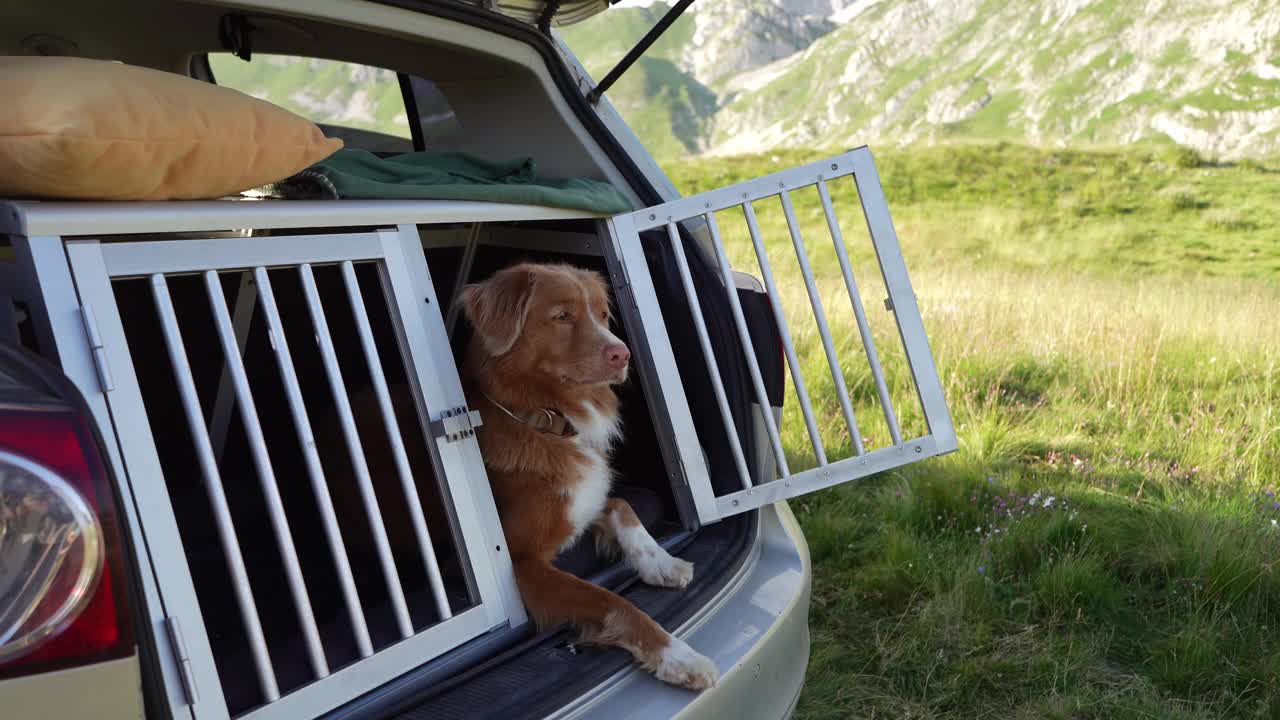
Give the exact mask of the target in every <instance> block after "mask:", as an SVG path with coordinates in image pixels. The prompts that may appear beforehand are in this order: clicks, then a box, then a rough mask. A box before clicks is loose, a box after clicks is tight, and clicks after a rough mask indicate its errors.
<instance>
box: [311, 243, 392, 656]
mask: <svg viewBox="0 0 1280 720" xmlns="http://www.w3.org/2000/svg"><path fill="white" fill-rule="evenodd" d="M298 274H299V276H300V277H301V278H302V292H303V295H304V296H305V297H306V301H307V313H308V314H309V315H310V316H311V326H312V328H313V329H314V330H315V331H316V342H317V344H318V345H319V347H320V359H321V362H322V363H323V365H324V372H325V377H326V378H327V379H328V381H329V390H330V391H331V392H332V393H333V406H334V409H335V410H336V412H337V414H338V424H339V426H341V428H342V435H343V437H344V438H345V439H346V442H347V453H348V456H349V457H350V458H351V468H352V470H353V472H354V473H355V479H356V487H357V488H358V489H359V491H360V499H361V501H362V504H363V505H364V512H365V519H367V520H368V521H369V531H370V533H371V534H372V535H373V544H374V549H375V551H376V552H377V555H378V564H379V565H380V566H381V568H382V577H383V578H384V580H385V581H386V583H387V596H388V597H390V598H391V609H392V612H393V614H394V615H395V618H396V628H397V629H398V630H399V631H400V637H401V638H402V639H403V638H407V637H410V636H412V635H413V622H412V621H411V620H410V617H409V606H408V603H406V601H405V597H404V588H403V587H402V586H401V584H400V573H399V572H397V571H396V563H395V558H394V557H393V556H392V554H391V543H390V541H388V540H387V528H386V524H385V523H384V522H383V520H382V510H381V509H380V508H379V507H378V496H377V493H375V492H374V489H373V481H372V479H371V478H370V476H369V464H368V462H367V461H366V460H365V457H364V446H363V445H362V443H361V442H360V433H359V431H358V430H357V429H356V419H355V413H353V412H352V411H351V399H350V398H349V397H347V385H346V382H345V381H344V380H343V379H342V368H341V366H340V365H339V364H338V354H337V351H336V349H335V348H334V345H333V336H332V335H331V334H330V333H329V320H328V318H326V317H325V314H324V306H323V305H321V304H320V291H319V290H318V289H317V288H316V276H315V273H313V272H312V271H311V265H310V264H308V263H303V264H302V265H300V266H299V267H298Z"/></svg>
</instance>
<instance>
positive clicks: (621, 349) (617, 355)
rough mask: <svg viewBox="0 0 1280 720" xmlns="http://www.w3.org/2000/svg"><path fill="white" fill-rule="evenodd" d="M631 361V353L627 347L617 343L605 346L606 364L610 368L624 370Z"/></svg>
mask: <svg viewBox="0 0 1280 720" xmlns="http://www.w3.org/2000/svg"><path fill="white" fill-rule="evenodd" d="M629 360H631V351H630V350H628V349H627V346H626V345H623V344H622V343H617V344H615V345H606V346H605V348H604V362H605V364H606V365H608V366H609V367H615V368H624V367H626V366H627V362H628V361H629Z"/></svg>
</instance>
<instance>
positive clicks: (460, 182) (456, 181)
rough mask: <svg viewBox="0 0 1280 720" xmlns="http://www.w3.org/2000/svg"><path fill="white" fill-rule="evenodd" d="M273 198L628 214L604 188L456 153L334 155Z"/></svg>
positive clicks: (281, 186) (280, 187)
mask: <svg viewBox="0 0 1280 720" xmlns="http://www.w3.org/2000/svg"><path fill="white" fill-rule="evenodd" d="M268 194H274V195H276V196H277V197H295V198H297V197H304V196H309V197H316V196H326V195H327V196H329V197H334V196H336V197H338V198H344V199H345V198H350V199H356V198H361V199H373V198H376V199H381V200H388V199H392V200H483V201H489V202H501V203H517V204H524V205H546V206H549V207H558V208H569V209H573V210H587V211H590V212H596V213H601V214H615V213H623V212H627V211H629V210H631V209H632V207H631V203H630V201H628V200H627V197H626V196H625V195H623V194H622V193H621V192H619V191H618V190H617V188H615V187H613V186H612V185H610V184H609V183H605V182H600V181H599V180H589V179H587V178H549V177H542V176H539V175H538V173H537V171H536V169H535V168H534V163H533V160H532V159H529V158H520V159H517V160H511V161H508V162H490V161H487V160H482V159H480V158H478V157H476V156H474V155H469V154H467V153H460V152H412V153H404V154H401V155H395V156H392V157H388V158H380V157H378V156H376V155H374V154H372V153H369V152H365V151H364V150H339V151H338V152H336V153H334V154H333V155H330V156H329V157H328V158H325V159H324V160H322V161H320V162H318V163H316V164H315V165H312V166H311V167H309V168H307V169H306V170H303V171H302V172H301V173H298V174H297V175H295V176H294V177H292V178H289V179H288V180H284V181H282V182H280V183H277V184H276V185H275V186H273V188H272V192H270V193H268Z"/></svg>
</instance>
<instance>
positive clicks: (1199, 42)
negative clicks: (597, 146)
mask: <svg viewBox="0 0 1280 720" xmlns="http://www.w3.org/2000/svg"><path fill="white" fill-rule="evenodd" d="M665 11H666V6H664V5H661V4H655V5H652V6H649V7H632V8H614V9H612V10H610V11H608V12H605V13H602V14H601V15H599V16H597V17H595V18H592V19H591V20H588V21H586V22H584V23H581V24H578V25H574V26H570V27H568V28H565V29H564V30H563V31H561V34H562V36H563V37H564V38H565V40H566V42H567V43H568V44H569V46H570V47H571V48H573V49H574V52H575V53H576V54H578V55H579V57H580V58H581V59H582V60H583V62H584V64H585V65H586V66H587V68H588V70H589V71H590V72H591V73H592V74H593V75H594V76H596V77H601V76H603V74H604V73H605V72H606V71H607V70H608V69H609V68H610V67H611V66H612V65H613V63H614V62H616V61H617V59H619V58H620V57H621V56H622V54H623V53H624V52H625V51H626V49H627V48H628V47H630V45H631V44H632V43H634V42H635V41H636V40H637V39H638V38H639V37H640V36H641V35H642V34H643V33H644V31H645V30H646V29H647V28H648V27H649V26H651V25H652V24H653V23H654V22H656V21H657V18H659V17H660V16H661V15H662V13H664V12H665ZM609 98H610V100H611V101H612V102H613V103H614V104H615V106H617V107H618V109H619V111H620V112H622V114H623V115H624V116H625V117H627V118H628V121H629V122H631V123H632V124H633V125H634V126H635V127H636V129H637V131H638V132H639V133H640V134H641V136H642V137H644V138H645V139H646V140H647V141H648V142H649V143H650V145H651V146H653V148H654V149H655V151H656V152H657V154H659V155H670V154H672V153H685V154H688V153H712V154H729V153H738V152H750V151H759V150H761V149H766V148H773V147H785V146H812V145H817V146H850V145H855V144H861V143H866V142H920V141H924V142H941V141H949V140H963V139H1001V140H1012V141H1019V142H1028V143H1034V144H1064V143H1073V144H1095V145H1120V144H1131V143H1148V142H1156V143H1178V144H1181V145H1186V146H1190V147H1194V148H1196V149H1198V150H1200V151H1201V152H1202V153H1204V154H1206V155H1210V156H1215V157H1220V158H1223V159H1233V158H1240V157H1251V156H1262V155H1271V154H1275V153H1278V152H1280V3H1277V2H1275V1H1274V0H702V3H701V5H700V4H699V3H695V4H694V6H693V7H692V8H691V9H690V11H689V12H687V13H686V14H685V16H684V17H682V18H681V19H680V20H679V21H678V22H677V23H676V24H675V25H674V26H673V27H672V28H671V29H670V30H669V31H668V33H667V36H666V37H665V38H664V39H663V41H662V42H660V43H659V44H658V45H657V46H655V47H654V48H652V49H651V50H650V52H649V53H648V54H647V55H646V58H645V60H644V61H643V62H642V63H641V64H640V65H639V66H637V67H636V68H633V69H632V71H631V72H630V73H629V74H628V75H627V76H624V79H623V80H622V81H621V82H620V83H619V84H618V85H616V86H615V87H614V88H613V89H612V90H611V91H610V92H609Z"/></svg>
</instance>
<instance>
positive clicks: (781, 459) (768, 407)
mask: <svg viewBox="0 0 1280 720" xmlns="http://www.w3.org/2000/svg"><path fill="white" fill-rule="evenodd" d="M706 217H707V228H708V229H709V230H710V231H711V246H712V247H714V248H715V250H716V263H717V264H718V265H719V267H720V280H721V282H723V283H724V287H725V294H726V295H728V296H729V307H730V308H731V309H732V310H733V321H734V325H736V326H737V328H738V338H739V339H741V340H742V349H743V351H744V352H745V353H746V356H747V370H748V371H749V373H750V375H751V384H752V385H753V386H754V387H755V391H756V402H757V403H759V405H760V415H761V416H762V417H763V419H764V427H765V430H766V431H767V432H768V434H769V444H770V445H771V446H772V447H773V459H774V460H775V461H777V463H778V469H779V471H780V472H781V473H782V475H783V476H784V477H785V476H787V475H790V474H791V469H790V468H789V467H787V454H786V452H784V451H783V449H782V436H781V435H780V434H779V433H778V423H777V422H775V421H774V419H773V410H772V404H771V403H770V402H769V393H768V392H767V391H766V390H765V387H764V376H763V375H762V374H761V373H760V361H759V359H758V358H757V357H756V349H755V345H754V344H753V343H752V342H751V331H750V330H748V329H747V318H746V316H745V315H744V314H743V312H742V301H741V300H739V299H738V288H737V284H736V283H735V282H734V280H733V268H731V267H729V258H728V257H727V256H726V255H725V252H724V245H723V244H722V242H721V240H720V225H719V223H717V222H716V216H715V213H707V216H706Z"/></svg>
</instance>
